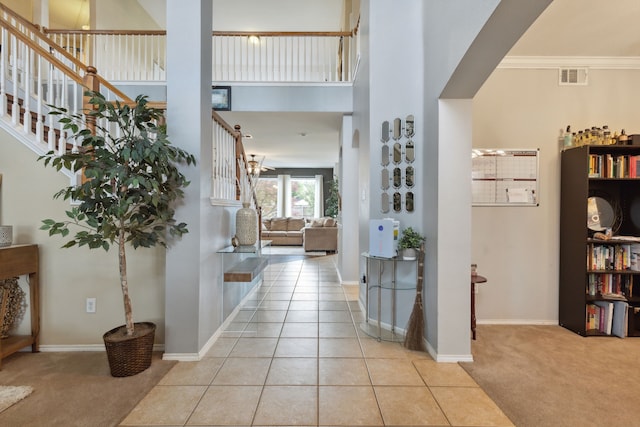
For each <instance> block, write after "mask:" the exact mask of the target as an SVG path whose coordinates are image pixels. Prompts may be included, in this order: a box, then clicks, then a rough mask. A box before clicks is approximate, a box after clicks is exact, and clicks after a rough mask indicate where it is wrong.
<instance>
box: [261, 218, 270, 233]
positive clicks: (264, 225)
mask: <svg viewBox="0 0 640 427" xmlns="http://www.w3.org/2000/svg"><path fill="white" fill-rule="evenodd" d="M262 229H263V230H266V231H269V230H271V219H263V220H262Z"/></svg>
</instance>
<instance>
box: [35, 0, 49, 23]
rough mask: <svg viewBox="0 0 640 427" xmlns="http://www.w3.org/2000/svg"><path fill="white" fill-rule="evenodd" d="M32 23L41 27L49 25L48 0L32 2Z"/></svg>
mask: <svg viewBox="0 0 640 427" xmlns="http://www.w3.org/2000/svg"><path fill="white" fill-rule="evenodd" d="M33 23H34V24H38V25H40V26H42V27H47V28H48V27H49V0H36V1H34V2H33Z"/></svg>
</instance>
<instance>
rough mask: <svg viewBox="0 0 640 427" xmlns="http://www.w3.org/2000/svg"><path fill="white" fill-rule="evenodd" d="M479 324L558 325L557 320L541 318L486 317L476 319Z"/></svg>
mask: <svg viewBox="0 0 640 427" xmlns="http://www.w3.org/2000/svg"><path fill="white" fill-rule="evenodd" d="M476 324H477V325H539V326H557V325H558V321H557V320H540V319H485V320H478V321H476Z"/></svg>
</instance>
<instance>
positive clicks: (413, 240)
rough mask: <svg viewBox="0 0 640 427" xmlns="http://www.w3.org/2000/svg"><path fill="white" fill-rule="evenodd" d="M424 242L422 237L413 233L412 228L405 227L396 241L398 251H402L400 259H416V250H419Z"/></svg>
mask: <svg viewBox="0 0 640 427" xmlns="http://www.w3.org/2000/svg"><path fill="white" fill-rule="evenodd" d="M424 241H425V238H424V236H422V235H421V234H420V233H418V232H417V231H415V230H414V229H413V227H407V228H405V229H404V230H402V235H401V236H400V240H399V241H398V250H401V251H402V259H406V260H414V259H416V258H417V254H416V249H419V248H420V246H421V245H422V243H423V242H424Z"/></svg>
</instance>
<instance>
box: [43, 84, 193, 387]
mask: <svg viewBox="0 0 640 427" xmlns="http://www.w3.org/2000/svg"><path fill="white" fill-rule="evenodd" d="M85 95H86V96H87V97H89V101H88V102H89V104H90V105H91V109H89V110H88V111H86V117H85V116H82V115H79V114H71V113H69V112H68V111H67V110H66V109H64V108H59V107H56V106H50V107H51V111H50V113H49V114H54V115H58V116H60V118H59V122H60V123H61V124H63V128H64V129H65V130H66V131H67V132H68V137H69V138H73V139H75V140H76V141H77V142H78V144H79V145H81V146H80V147H79V149H78V150H74V151H69V152H67V153H65V154H62V155H57V154H56V153H55V152H53V151H51V152H49V153H47V154H45V155H43V156H41V157H40V158H39V159H38V160H43V161H44V164H45V166H50V167H53V168H55V169H57V170H60V169H62V168H63V167H64V168H68V169H70V170H72V171H74V172H79V171H82V172H83V174H84V176H83V180H82V183H80V184H78V185H77V186H69V187H65V188H63V189H61V190H60V191H58V192H57V193H55V194H54V198H62V199H64V200H69V201H74V202H75V204H74V206H73V207H72V208H71V209H70V210H68V211H67V212H66V214H67V218H66V219H65V220H63V221H56V220H53V219H45V220H43V221H42V222H43V225H42V227H40V228H41V229H42V230H48V232H49V235H50V236H54V235H60V236H62V237H71V240H69V241H67V242H66V243H65V244H64V245H63V247H65V248H70V247H73V246H76V245H77V246H80V247H82V246H84V247H87V248H88V249H100V248H101V249H104V250H105V251H107V250H109V248H111V247H112V246H116V247H117V248H118V265H119V273H120V288H121V291H122V297H123V302H124V314H125V325H123V326H120V327H117V328H114V329H112V330H111V331H109V332H107V333H105V334H104V336H103V338H104V342H105V347H106V349H107V355H108V358H109V365H110V367H111V374H112V375H113V376H118V377H119V376H128V375H135V374H137V373H139V372H142V371H143V370H145V369H146V368H148V367H149V366H150V364H151V354H152V349H153V341H154V336H155V325H154V324H153V323H150V322H139V323H134V321H133V311H132V306H131V298H130V296H129V282H128V280H127V257H126V248H127V246H131V247H133V248H134V249H137V248H140V247H144V248H149V247H154V246H156V245H161V246H164V247H167V246H168V244H169V243H170V241H171V239H172V238H177V237H180V236H182V235H183V234H185V233H187V232H188V230H187V225H186V224H185V223H178V222H177V221H176V219H175V218H174V216H175V207H174V206H175V204H176V202H177V201H179V200H180V199H181V198H182V197H183V196H184V192H183V189H184V187H186V186H187V185H188V184H189V181H188V180H187V179H186V177H185V176H184V175H183V174H182V173H181V172H180V170H179V169H178V166H179V165H181V164H182V165H191V164H195V157H194V156H193V155H191V154H189V153H187V152H186V151H184V150H182V149H180V148H177V147H175V146H173V145H171V143H170V142H169V140H168V139H167V135H166V131H165V129H164V126H158V125H157V123H158V122H160V121H162V118H163V113H162V110H160V109H156V108H151V107H149V106H148V105H147V97H146V96H143V95H140V96H138V97H137V98H136V100H135V104H134V105H131V106H129V105H125V104H120V103H119V102H115V103H112V102H110V101H107V100H106V99H105V97H104V96H103V95H102V94H100V93H99V92H93V91H92V92H86V93H85ZM92 128H95V131H94V132H92V131H91V130H90V129H92ZM72 229H73V232H75V234H72V235H71V236H70V233H71V232H72ZM139 344H142V346H143V347H142V348H139Z"/></svg>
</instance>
